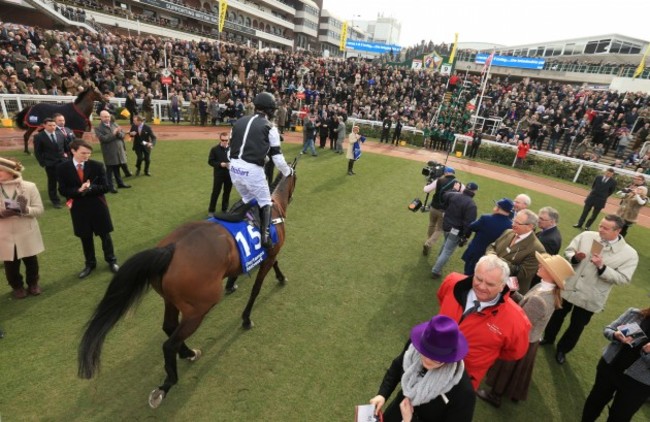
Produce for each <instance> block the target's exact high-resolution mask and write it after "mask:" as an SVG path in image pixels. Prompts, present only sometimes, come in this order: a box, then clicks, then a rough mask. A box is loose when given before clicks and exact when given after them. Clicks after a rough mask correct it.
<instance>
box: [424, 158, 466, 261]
mask: <svg viewBox="0 0 650 422" xmlns="http://www.w3.org/2000/svg"><path fill="white" fill-rule="evenodd" d="M427 164H428V165H429V172H433V171H435V170H434V169H433V168H432V167H433V166H432V165H431V164H434V163H431V162H429V163H427ZM429 180H430V179H429ZM456 182H457V180H456V171H455V170H454V169H453V168H452V167H445V168H444V170H443V174H442V176H441V177H439V178H438V179H435V180H434V181H433V182H431V183H429V184H428V185H426V186H425V187H424V193H431V192H432V191H434V190H435V193H434V194H433V199H432V200H431V204H430V207H429V229H428V230H427V240H426V241H425V242H424V246H422V255H424V256H427V255H429V251H430V250H431V246H432V245H433V244H435V243H436V242H437V241H438V238H439V237H440V235H441V234H442V217H443V215H444V207H443V201H442V196H443V194H444V193H445V192H448V191H450V190H451V189H453V187H454V184H455V183H456ZM461 189H462V185H461Z"/></svg>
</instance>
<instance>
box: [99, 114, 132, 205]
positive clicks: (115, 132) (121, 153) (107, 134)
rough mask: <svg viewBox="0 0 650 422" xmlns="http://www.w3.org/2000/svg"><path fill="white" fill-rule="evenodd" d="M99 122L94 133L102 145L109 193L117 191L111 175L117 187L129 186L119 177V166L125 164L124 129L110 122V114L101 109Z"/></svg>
mask: <svg viewBox="0 0 650 422" xmlns="http://www.w3.org/2000/svg"><path fill="white" fill-rule="evenodd" d="M99 118H100V119H101V122H100V123H99V126H97V127H96V128H95V135H96V136H97V138H99V143H100V144H101V147H102V156H103V158H104V164H105V165H106V173H107V175H106V178H107V182H108V190H109V192H111V193H117V189H115V186H114V185H113V176H115V183H116V184H117V187H119V188H130V187H131V186H130V185H127V184H125V183H124V182H123V181H122V178H121V177H120V166H121V165H122V164H126V147H125V146H124V131H123V130H122V128H120V127H119V126H118V125H117V123H112V122H111V114H110V113H109V112H108V111H106V110H102V111H100V112H99Z"/></svg>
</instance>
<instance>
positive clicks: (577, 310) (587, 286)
mask: <svg viewBox="0 0 650 422" xmlns="http://www.w3.org/2000/svg"><path fill="white" fill-rule="evenodd" d="M624 225H625V221H623V219H622V218H621V217H619V216H617V215H616V214H609V215H607V216H605V218H603V219H602V220H601V221H600V224H599V225H598V231H597V232H592V231H586V232H583V233H580V234H579V235H577V236H576V237H574V238H573V240H571V243H570V244H569V246H568V247H567V248H566V250H565V251H564V255H565V256H566V258H567V259H568V260H569V262H570V263H571V265H572V266H573V269H574V270H575V275H573V276H571V277H569V278H568V279H567V280H566V285H565V287H564V291H563V292H562V307H561V308H559V309H556V310H555V312H554V313H553V316H551V319H550V321H549V322H548V325H547V326H546V330H545V331H544V339H543V340H542V341H541V342H540V343H539V344H541V345H543V344H553V343H554V342H555V337H557V335H558V333H559V332H560V328H562V323H563V322H564V318H565V317H566V316H567V315H568V314H569V313H571V322H570V323H569V327H568V328H567V330H566V331H565V332H564V334H563V335H562V337H561V338H560V340H559V341H558V342H557V348H556V353H555V360H556V361H557V363H559V364H560V365H562V364H564V362H566V356H565V355H566V354H567V353H569V352H570V351H571V350H573V348H574V347H575V346H576V344H577V343H578V340H579V339H580V335H581V334H582V331H583V330H584V329H585V327H586V326H587V324H588V323H589V321H591V317H592V316H593V314H594V313H596V312H602V311H603V309H604V308H605V303H606V302H607V298H608V296H609V292H610V291H611V290H612V287H614V286H615V285H625V284H629V283H630V282H631V281H632V277H633V276H634V272H635V271H636V267H637V265H638V264H639V255H638V253H637V252H636V250H634V248H632V247H631V246H630V245H628V244H627V243H626V242H625V238H623V237H622V236H621V229H622V228H623V226H624ZM599 245H600V247H598V246H599ZM597 247H598V249H597ZM637 354H638V352H637Z"/></svg>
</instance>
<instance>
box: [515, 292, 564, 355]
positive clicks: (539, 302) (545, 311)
mask: <svg viewBox="0 0 650 422" xmlns="http://www.w3.org/2000/svg"><path fill="white" fill-rule="evenodd" d="M541 288H542V285H541V284H536V285H534V286H533V287H532V288H531V289H530V290H529V291H528V293H526V295H525V296H522V295H521V294H520V293H516V292H515V293H513V294H512V299H513V300H514V301H515V302H517V303H518V304H519V306H521V309H523V310H524V312H525V313H526V316H527V317H528V320H529V321H530V323H531V325H532V328H531V329H530V333H529V334H528V341H529V342H530V343H535V342H537V341H540V340H541V339H542V336H543V335H544V329H545V328H546V324H548V321H549V320H550V319H551V315H553V312H555V295H554V294H553V293H554V291H553V290H546V291H541Z"/></svg>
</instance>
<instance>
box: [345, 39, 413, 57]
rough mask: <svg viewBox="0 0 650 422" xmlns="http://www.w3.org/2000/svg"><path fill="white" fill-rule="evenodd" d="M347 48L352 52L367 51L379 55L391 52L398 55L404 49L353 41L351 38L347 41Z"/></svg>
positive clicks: (391, 45)
mask: <svg viewBox="0 0 650 422" xmlns="http://www.w3.org/2000/svg"><path fill="white" fill-rule="evenodd" d="M345 48H348V49H350V50H357V51H367V52H369V53H379V54H385V53H390V52H391V50H392V51H393V53H398V52H399V51H400V50H401V49H402V47H400V46H399V45H395V44H384V43H378V42H369V41H359V40H351V39H349V38H348V39H347V40H346V41H345Z"/></svg>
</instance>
